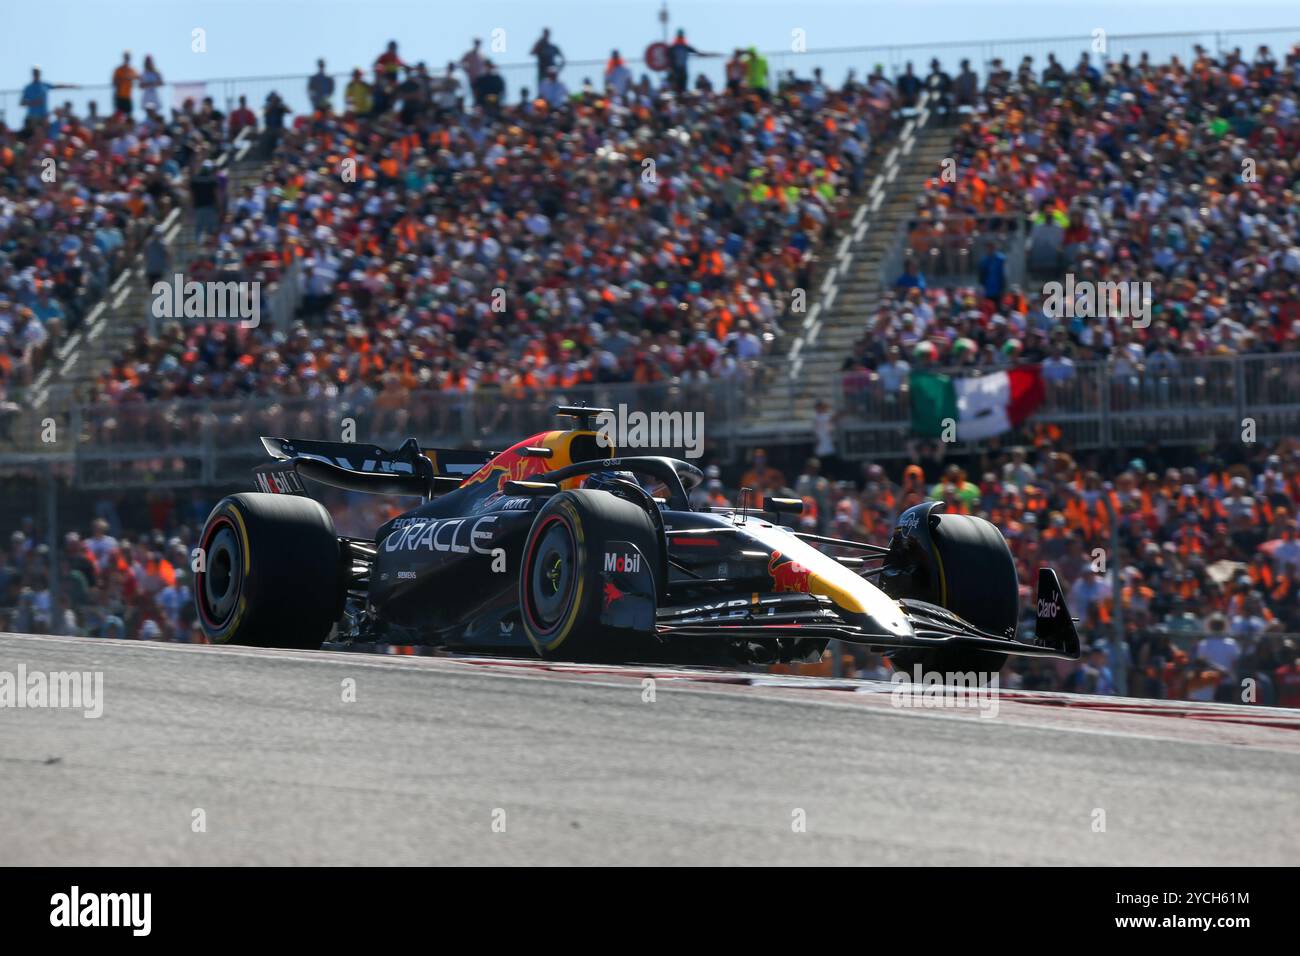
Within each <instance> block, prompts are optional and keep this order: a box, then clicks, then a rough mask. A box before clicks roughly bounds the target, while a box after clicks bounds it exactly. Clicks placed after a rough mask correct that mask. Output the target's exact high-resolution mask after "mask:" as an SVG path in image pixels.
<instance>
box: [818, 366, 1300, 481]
mask: <svg viewBox="0 0 1300 956" xmlns="http://www.w3.org/2000/svg"><path fill="white" fill-rule="evenodd" d="M936 371H943V372H947V373H948V374H951V375H954V376H960V375H970V374H979V373H980V372H981V371H990V370H988V369H982V370H981V369H979V368H972V367H966V368H955V369H936ZM1044 380H1045V381H1044V385H1045V390H1046V396H1045V399H1044V402H1043V404H1042V405H1041V406H1039V408H1038V409H1037V410H1036V411H1035V413H1034V414H1033V415H1032V416H1031V417H1030V418H1029V419H1028V421H1027V422H1026V423H1025V425H1024V426H1023V433H1022V434H1020V435H1016V434H1014V433H1013V434H1012V435H1010V436H1009V438H1010V439H1012V440H1018V439H1021V438H1024V437H1026V435H1025V434H1024V433H1032V432H1033V431H1034V429H1035V428H1037V427H1038V426H1051V427H1052V428H1053V429H1054V430H1055V433H1059V434H1058V435H1057V437H1056V439H1055V440H1058V441H1059V442H1060V444H1061V445H1062V447H1066V448H1074V449H1079V450H1089V449H1097V448H1111V447H1118V448H1123V447H1126V446H1127V447H1134V446H1139V445H1143V444H1146V443H1148V442H1158V443H1160V444H1162V445H1181V446H1193V447H1194V446H1199V445H1204V444H1212V443H1214V442H1217V441H1227V440H1236V441H1242V440H1255V441H1271V440H1275V439H1280V438H1285V437H1288V436H1291V435H1294V434H1295V433H1296V430H1297V428H1298V427H1300V353H1285V354H1278V355H1271V354H1270V355H1226V356H1216V357H1212V358H1194V359H1186V358H1177V359H1174V358H1171V359H1169V360H1167V361H1166V360H1161V359H1159V358H1153V359H1149V360H1148V362H1147V363H1146V364H1145V365H1140V366H1135V365H1131V364H1130V363H1128V362H1125V361H1107V362H1081V363H1079V364H1077V365H1075V366H1073V367H1072V368H1070V369H1069V370H1068V373H1067V372H1066V371H1065V370H1062V369H1059V368H1056V369H1053V368H1047V369H1045V371H1044ZM905 381H906V380H904V384H903V385H902V386H901V387H899V388H896V389H894V390H890V389H889V388H887V387H886V385H887V382H886V381H884V380H882V379H881V377H880V376H878V375H875V374H874V373H871V372H851V373H847V374H846V375H845V376H844V377H843V379H842V381H841V386H842V387H841V390H840V392H839V396H838V398H839V408H840V411H841V412H842V414H843V423H842V433H841V434H842V444H841V447H842V448H843V454H844V455H845V456H846V457H850V458H864V457H874V458H898V457H903V456H905V455H906V454H907V453H908V449H907V447H906V443H907V440H908V438H909V437H910V436H911V405H910V402H909V393H908V391H907V388H906V384H905ZM956 450H957V451H961V450H962V444H961V443H958V444H957V445H956Z"/></svg>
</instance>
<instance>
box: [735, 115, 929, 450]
mask: <svg viewBox="0 0 1300 956" xmlns="http://www.w3.org/2000/svg"><path fill="white" fill-rule="evenodd" d="M951 142H952V129H951V128H946V127H942V126H922V127H921V128H920V129H918V130H917V131H916V133H915V141H914V142H913V143H912V144H911V148H910V150H909V151H908V152H907V153H906V154H905V155H900V156H899V157H898V159H897V162H896V164H895V165H896V169H894V170H893V171H892V173H891V171H890V170H889V169H886V170H884V171H883V172H882V177H883V178H884V182H882V184H881V187H880V189H879V194H880V197H881V198H880V199H879V201H878V202H877V200H876V199H874V198H873V197H872V196H868V198H867V199H866V201H865V205H866V206H867V207H868V208H867V210H866V215H865V216H864V220H865V222H864V225H865V226H866V228H865V230H859V232H860V233H861V235H860V237H859V235H857V234H854V235H850V236H848V237H846V239H845V241H844V243H843V244H842V245H841V247H840V248H839V249H837V250H836V252H835V255H834V257H832V260H833V261H838V262H842V261H843V257H842V252H849V253H851V256H852V264H851V266H850V268H849V269H848V270H846V271H844V272H843V273H842V274H838V273H837V274H836V275H834V276H830V277H829V280H830V281H829V282H828V283H825V284H824V285H823V287H822V288H820V289H819V290H818V292H819V300H818V302H817V305H819V306H820V307H821V308H820V309H819V310H818V311H817V314H816V315H814V314H813V313H812V312H810V313H809V316H808V319H807V320H806V321H805V322H804V329H803V330H801V331H802V332H803V334H802V335H791V336H789V337H788V338H787V339H786V340H785V341H784V347H783V349H782V351H781V352H780V353H778V356H777V358H776V359H775V360H773V361H772V363H771V369H769V373H768V374H769V381H768V383H767V387H766V388H765V389H764V391H763V394H762V397H761V401H760V402H759V404H758V408H757V411H756V413H755V415H754V419H753V421H752V422H751V424H750V425H749V426H748V427H747V428H746V436H745V437H746V441H745V443H746V444H758V443H764V444H782V443H787V442H805V441H807V440H808V439H809V436H810V423H811V421H812V416H813V404H814V402H816V400H817V399H821V398H824V399H826V400H827V401H829V402H831V404H832V405H834V404H835V402H836V397H837V395H838V391H839V381H840V366H841V365H842V364H843V362H844V359H845V357H846V356H847V355H848V353H849V352H850V351H851V350H852V348H853V345H854V344H855V343H856V342H857V341H858V340H859V339H861V338H862V336H863V334H864V333H865V331H866V322H867V320H868V319H869V318H870V317H871V316H872V315H873V314H874V313H875V311H876V308H877V307H878V306H879V304H880V302H881V299H882V297H883V296H884V295H885V294H886V293H887V291H888V284H889V283H892V281H893V278H894V277H882V275H881V270H882V268H883V267H884V264H885V262H886V260H887V259H888V258H889V256H890V253H891V252H892V251H893V248H894V244H895V242H896V241H897V239H898V231H899V227H900V226H901V224H902V223H903V222H904V221H905V220H906V219H908V218H910V217H911V215H912V212H913V210H914V209H915V208H916V197H917V195H918V194H919V193H920V191H921V188H922V186H923V184H924V183H925V181H926V180H927V179H929V178H931V177H933V176H935V175H937V174H938V173H939V172H940V162H941V161H942V160H943V159H944V158H945V157H947V156H950V155H951V152H952V150H951ZM873 207H874V208H873ZM859 214H861V213H859ZM855 218H856V217H855ZM882 279H883V281H882Z"/></svg>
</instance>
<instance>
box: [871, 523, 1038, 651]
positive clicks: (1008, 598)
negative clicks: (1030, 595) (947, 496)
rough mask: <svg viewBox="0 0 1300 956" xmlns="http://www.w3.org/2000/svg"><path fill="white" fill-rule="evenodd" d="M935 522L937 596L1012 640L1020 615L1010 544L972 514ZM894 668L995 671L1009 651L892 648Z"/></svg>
mask: <svg viewBox="0 0 1300 956" xmlns="http://www.w3.org/2000/svg"><path fill="white" fill-rule="evenodd" d="M934 517H935V518H937V519H938V520H937V522H935V524H934V525H933V526H932V527H931V530H930V536H931V539H932V540H933V541H934V548H935V552H936V564H937V571H938V575H939V601H938V603H940V604H942V605H943V606H944V607H946V608H947V609H948V610H950V611H952V612H953V613H954V614H958V615H960V616H961V617H964V618H965V619H966V620H968V621H970V622H971V623H972V624H974V625H975V626H976V627H978V628H979V629H980V630H981V631H986V632H988V633H990V634H998V635H1002V636H1005V637H1007V638H1008V639H1010V638H1012V637H1014V636H1015V633H1016V624H1017V623H1018V621H1019V619H1020V581H1019V578H1018V576H1017V575H1016V562H1015V559H1014V558H1013V557H1012V556H1011V549H1010V548H1009V547H1008V546H1007V541H1006V539H1005V538H1004V537H1002V532H1000V531H999V530H998V529H997V527H996V526H995V525H993V524H991V523H990V522H988V521H985V520H984V519H983V518H976V517H974V516H973V515H959V514H938V515H935V516H934ZM892 659H893V663H894V669H895V670H903V671H906V672H907V673H909V674H911V673H912V672H913V670H914V668H915V667H916V665H917V664H920V665H921V669H922V670H924V671H928V672H936V673H950V672H961V673H966V672H971V671H974V672H976V673H986V674H988V673H996V672H998V671H1000V670H1001V669H1002V665H1003V664H1005V663H1006V660H1007V655H1006V654H998V653H995V652H993V651H982V650H972V649H970V648H961V647H936V648H933V649H927V650H918V649H914V648H903V649H900V650H898V651H896V652H894V654H893V656H892Z"/></svg>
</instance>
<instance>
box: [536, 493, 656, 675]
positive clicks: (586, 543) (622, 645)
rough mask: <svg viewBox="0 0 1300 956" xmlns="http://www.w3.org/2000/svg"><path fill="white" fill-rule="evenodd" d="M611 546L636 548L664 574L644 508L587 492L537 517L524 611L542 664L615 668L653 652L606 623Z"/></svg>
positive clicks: (565, 496)
mask: <svg viewBox="0 0 1300 956" xmlns="http://www.w3.org/2000/svg"><path fill="white" fill-rule="evenodd" d="M610 541H623V542H628V543H630V544H632V545H633V546H634V547H635V548H636V549H637V550H638V551H639V552H640V553H641V555H642V556H643V558H644V559H645V561H646V562H647V565H648V566H649V567H650V568H651V569H652V572H651V573H657V572H655V571H654V570H653V569H655V568H656V567H657V566H658V563H659V559H660V554H659V548H660V544H659V534H658V531H657V530H656V528H655V526H654V523H653V522H652V521H651V519H650V516H649V515H648V514H647V513H646V512H645V510H644V509H643V508H641V507H640V506H639V505H636V504H634V503H632V502H630V501H627V500H626V499H623V498H619V497H617V496H615V495H612V494H610V493H609V492H607V491H596V490H585V489H584V490H574V491H566V492H562V493H561V494H558V495H556V496H554V497H553V498H551V499H550V500H549V501H548V502H547V503H546V504H545V505H544V506H543V508H542V510H541V511H539V512H538V514H537V518H536V519H535V520H534V521H533V526H532V528H531V529H530V530H529V532H528V538H527V540H526V541H525V543H524V557H523V566H522V568H521V569H520V574H519V607H520V617H521V618H522V620H523V625H524V634H525V635H526V636H527V637H528V640H529V641H530V642H531V643H532V645H533V647H534V649H535V650H536V651H537V653H538V654H539V655H541V656H542V657H545V658H549V659H562V660H574V661H613V660H620V659H627V658H628V657H635V656H637V655H638V653H640V652H642V651H643V650H648V649H649V644H648V643H647V644H646V646H645V647H644V648H643V647H642V645H641V642H640V641H638V637H637V635H634V634H629V633H627V632H625V631H620V632H619V633H618V634H617V635H611V634H609V633H607V632H606V628H605V627H604V626H603V624H602V623H601V610H602V601H603V597H604V591H603V584H604V581H603V579H602V577H601V568H602V556H603V553H604V549H605V545H606V543H607V542H610Z"/></svg>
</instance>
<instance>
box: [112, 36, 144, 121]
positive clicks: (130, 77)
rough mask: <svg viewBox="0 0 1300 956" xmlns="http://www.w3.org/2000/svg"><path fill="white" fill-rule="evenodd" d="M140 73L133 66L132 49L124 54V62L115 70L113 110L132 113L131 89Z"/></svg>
mask: <svg viewBox="0 0 1300 956" xmlns="http://www.w3.org/2000/svg"><path fill="white" fill-rule="evenodd" d="M139 78H140V74H139V73H137V72H136V71H135V69H134V68H133V67H132V66H131V51H130V50H127V51H126V52H124V53H123V54H122V63H121V65H120V66H118V68H117V69H116V70H114V71H113V112H115V113H122V114H124V115H126V116H128V117H129V116H130V115H131V91H132V90H133V89H134V88H135V81H136V80H138V79H139Z"/></svg>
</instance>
